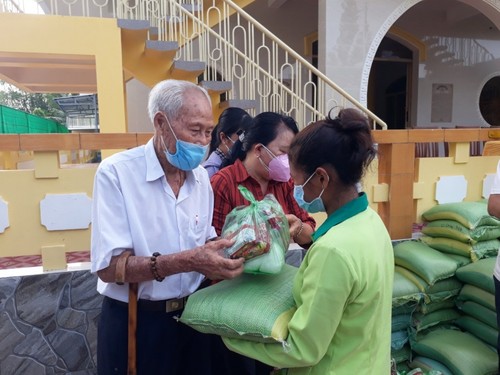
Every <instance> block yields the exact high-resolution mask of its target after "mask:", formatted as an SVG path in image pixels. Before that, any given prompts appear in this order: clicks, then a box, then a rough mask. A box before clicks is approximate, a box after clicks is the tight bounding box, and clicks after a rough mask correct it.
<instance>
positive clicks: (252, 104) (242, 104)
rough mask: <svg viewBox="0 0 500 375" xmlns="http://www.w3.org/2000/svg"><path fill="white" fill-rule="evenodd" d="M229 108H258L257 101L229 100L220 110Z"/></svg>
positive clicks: (220, 106)
mask: <svg viewBox="0 0 500 375" xmlns="http://www.w3.org/2000/svg"><path fill="white" fill-rule="evenodd" d="M229 107H237V108H241V109H255V108H256V107H257V101H256V100H239V99H229V100H226V101H224V102H221V103H220V104H219V108H220V109H226V108H229Z"/></svg>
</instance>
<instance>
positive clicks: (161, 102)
mask: <svg viewBox="0 0 500 375" xmlns="http://www.w3.org/2000/svg"><path fill="white" fill-rule="evenodd" d="M190 90H198V91H199V92H201V93H203V94H204V95H205V97H206V98H207V100H208V102H209V103H210V104H211V103H212V101H211V100H210V96H209V95H208V93H207V91H206V90H205V89H204V88H203V87H200V86H197V85H195V84H194V83H192V82H189V81H180V80H176V79H167V80H165V81H161V82H159V83H157V84H156V85H155V87H153V88H152V89H151V91H150V92H149V98H148V113H149V118H150V120H151V122H154V117H155V114H156V113H157V112H164V113H165V114H166V115H167V117H168V119H169V120H171V121H174V120H177V119H178V118H179V115H180V112H181V109H182V105H183V104H184V94H185V93H186V92H188V91H190Z"/></svg>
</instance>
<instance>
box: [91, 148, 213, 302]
mask: <svg viewBox="0 0 500 375" xmlns="http://www.w3.org/2000/svg"><path fill="white" fill-rule="evenodd" d="M213 204H214V199H213V192H212V187H211V185H210V180H209V178H208V174H207V172H206V170H205V169H204V168H202V167H197V168H196V169H194V170H193V171H189V172H186V180H185V181H184V184H183V185H182V187H181V189H180V191H179V195H178V197H177V198H176V197H175V195H174V193H173V191H172V189H171V188H170V185H168V183H167V180H166V178H165V174H164V172H163V169H162V167H161V165H160V162H159V161H158V158H157V156H156V154H155V150H154V147H153V142H152V139H151V140H149V142H148V143H147V144H146V145H145V146H140V147H136V148H133V149H131V150H127V151H124V152H120V153H118V154H115V155H113V156H111V157H109V158H107V159H105V160H103V161H102V162H101V164H100V165H99V168H98V169H97V172H96V175H95V180H94V196H93V203H92V238H91V259H92V268H91V270H92V272H97V271H99V270H101V269H104V268H106V267H108V265H109V263H110V260H111V257H112V256H115V255H119V254H120V253H122V252H123V251H124V249H133V251H134V254H135V255H137V256H151V255H152V254H153V253H154V252H155V251H157V252H159V253H161V254H173V253H178V252H180V251H183V250H189V249H193V248H195V247H197V246H201V245H203V244H204V243H205V242H206V241H207V240H208V239H209V238H212V237H215V236H216V233H215V229H214V228H213V227H212V215H213ZM203 278H204V276H203V275H201V274H199V273H196V272H189V273H181V274H177V275H171V276H168V277H167V278H165V280H164V281H163V282H157V281H147V282H142V283H140V284H139V291H138V296H139V298H141V299H147V300H164V299H170V298H179V297H184V296H187V295H189V294H191V293H193V292H194V291H195V290H196V289H197V288H198V286H199V285H200V283H201V281H202V280H203ZM97 291H98V292H99V293H101V294H103V295H105V296H108V297H111V298H114V299H117V300H120V301H124V302H126V301H127V300H128V284H125V285H122V286H120V285H117V284H115V283H104V282H103V281H101V280H100V279H99V280H98V283H97Z"/></svg>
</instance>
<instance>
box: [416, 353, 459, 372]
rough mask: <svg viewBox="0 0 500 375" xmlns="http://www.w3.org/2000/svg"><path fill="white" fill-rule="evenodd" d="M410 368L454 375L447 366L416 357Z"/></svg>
mask: <svg viewBox="0 0 500 375" xmlns="http://www.w3.org/2000/svg"><path fill="white" fill-rule="evenodd" d="M409 366H410V368H420V369H422V370H424V371H432V370H434V371H439V372H440V373H441V374H442V375H453V374H452V372H451V371H450V370H449V369H448V368H447V367H446V366H445V365H443V364H442V363H440V362H438V361H435V360H433V359H430V358H426V357H421V356H416V357H415V358H413V359H412V361H411V362H410V363H409Z"/></svg>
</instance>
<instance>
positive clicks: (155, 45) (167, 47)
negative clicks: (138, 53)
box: [146, 40, 179, 51]
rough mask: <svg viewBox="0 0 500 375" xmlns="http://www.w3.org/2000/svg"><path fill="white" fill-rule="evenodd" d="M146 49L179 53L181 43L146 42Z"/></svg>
mask: <svg viewBox="0 0 500 375" xmlns="http://www.w3.org/2000/svg"><path fill="white" fill-rule="evenodd" d="M146 49H150V50H156V51H177V50H178V49H179V43H177V42H168V41H164V40H146Z"/></svg>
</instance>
